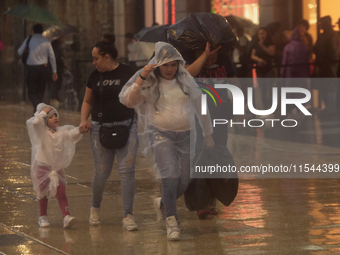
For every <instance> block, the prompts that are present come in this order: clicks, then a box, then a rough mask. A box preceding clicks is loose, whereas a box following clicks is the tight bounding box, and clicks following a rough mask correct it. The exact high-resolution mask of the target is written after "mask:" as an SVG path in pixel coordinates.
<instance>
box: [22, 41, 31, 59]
mask: <svg viewBox="0 0 340 255" xmlns="http://www.w3.org/2000/svg"><path fill="white" fill-rule="evenodd" d="M31 38H32V36H30V37H28V39H27V41H26V47H25V49H24V53H22V56H21V61H22V63H23V64H24V65H27V59H28V54H29V53H30V51H29V47H28V45H29V44H30V41H31Z"/></svg>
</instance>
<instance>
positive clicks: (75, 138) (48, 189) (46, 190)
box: [26, 103, 82, 228]
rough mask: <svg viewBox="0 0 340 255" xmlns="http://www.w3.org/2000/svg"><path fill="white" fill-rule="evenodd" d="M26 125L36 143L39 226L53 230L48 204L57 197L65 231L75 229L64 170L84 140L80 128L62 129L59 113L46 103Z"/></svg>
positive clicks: (33, 166)
mask: <svg viewBox="0 0 340 255" xmlns="http://www.w3.org/2000/svg"><path fill="white" fill-rule="evenodd" d="M26 124H27V129H28V133H29V137H30V140H31V143H32V157H31V178H32V182H33V189H34V191H35V192H36V194H37V198H38V199H39V210H40V217H39V221H38V223H39V226H40V227H49V225H50V224H49V222H48V218H47V203H48V199H49V198H51V197H54V196H56V198H57V200H58V202H59V206H60V209H61V212H62V214H63V217H64V220H63V225H64V228H67V227H71V226H73V225H74V224H75V223H76V222H77V221H76V218H75V217H72V216H70V212H69V210H68V202H67V198H66V193H65V186H66V183H67V182H66V179H65V173H64V169H65V168H66V167H68V166H69V165H70V163H71V161H72V158H73V156H74V153H75V144H76V143H77V142H79V141H80V139H81V138H82V135H81V134H80V132H79V128H78V127H74V126H71V125H65V126H61V127H59V114H58V112H57V111H56V109H55V108H53V107H51V106H49V105H46V104H43V103H40V104H39V105H38V106H37V111H36V113H35V114H34V116H33V117H32V118H30V119H29V120H27V122H26Z"/></svg>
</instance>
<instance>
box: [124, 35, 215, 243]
mask: <svg viewBox="0 0 340 255" xmlns="http://www.w3.org/2000/svg"><path fill="white" fill-rule="evenodd" d="M184 64H185V61H184V60H183V58H182V56H181V54H180V53H179V52H178V51H177V50H176V49H175V48H174V47H173V46H172V45H170V44H168V43H164V42H158V43H156V46H155V57H154V58H152V59H151V60H150V62H149V64H148V65H146V66H145V67H144V68H143V69H142V70H139V71H138V72H137V73H136V74H135V75H134V76H133V77H132V78H131V79H130V80H129V81H128V83H127V84H126V85H125V86H124V87H123V89H122V91H121V92H120V95H119V97H120V101H121V103H122V104H125V105H126V106H127V107H131V108H132V107H133V108H135V110H136V111H137V113H138V128H139V138H140V140H139V141H140V144H141V148H142V152H143V153H144V154H145V155H146V154H149V155H150V153H149V152H151V154H152V157H153V160H154V161H155V168H156V169H157V171H158V174H159V176H160V179H161V184H162V198H156V199H155V200H154V206H155V209H156V213H157V221H159V222H160V223H162V225H166V229H167V238H168V240H179V239H180V229H179V226H178V223H177V212H176V199H177V198H179V197H180V196H181V195H182V194H183V193H184V191H185V190H186V189H187V187H188V185H189V182H190V161H191V160H192V155H190V151H192V152H194V147H195V131H194V130H195V114H196V115H197V117H198V119H199V121H200V125H201V126H202V129H203V132H204V136H205V140H204V147H205V148H212V147H213V146H214V141H213V140H212V136H211V135H212V131H213V130H212V125H211V120H210V115H209V113H208V114H207V115H202V114H201V91H200V90H199V89H198V88H197V87H198V86H197V84H196V83H195V80H194V79H193V78H192V76H191V75H190V74H189V73H188V71H186V70H185V68H184ZM191 106H193V107H191ZM162 211H164V213H165V222H164V220H163V215H162V214H163V212H162Z"/></svg>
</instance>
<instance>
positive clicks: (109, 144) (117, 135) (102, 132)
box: [98, 73, 134, 149]
mask: <svg viewBox="0 0 340 255" xmlns="http://www.w3.org/2000/svg"><path fill="white" fill-rule="evenodd" d="M99 94H100V111H101V112H100V113H99V114H98V116H99V124H100V128H99V141H100V143H101V145H102V146H103V147H105V148H107V149H120V148H123V147H124V146H125V145H126V144H127V142H128V140H129V133H130V128H131V126H132V124H133V120H134V116H132V119H131V123H130V125H129V126H124V125H114V126H113V127H105V126H102V116H103V101H104V100H103V74H102V73H100V84H99Z"/></svg>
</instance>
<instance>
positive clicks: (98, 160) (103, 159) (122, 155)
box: [90, 117, 138, 217]
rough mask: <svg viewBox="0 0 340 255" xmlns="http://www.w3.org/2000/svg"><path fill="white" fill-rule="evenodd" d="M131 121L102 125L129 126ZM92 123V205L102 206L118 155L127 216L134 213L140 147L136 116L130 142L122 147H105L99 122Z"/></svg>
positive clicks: (104, 124) (131, 129) (124, 207)
mask: <svg viewBox="0 0 340 255" xmlns="http://www.w3.org/2000/svg"><path fill="white" fill-rule="evenodd" d="M130 122H131V119H128V120H125V121H120V122H113V123H102V125H103V126H107V127H112V126H113V125H126V126H128V125H129V124H130ZM91 125H92V129H91V132H90V138H91V139H90V140H91V141H90V142H91V149H92V154H93V158H94V165H95V169H94V176H93V179H92V206H93V207H96V208H100V205H101V201H102V198H103V192H104V188H105V184H106V181H107V179H108V178H109V177H110V174H111V171H112V166H113V162H114V159H115V156H116V155H117V161H118V172H119V175H120V178H121V192H122V198H123V209H124V217H125V216H126V215H127V214H132V210H133V200H134V196H135V190H136V180H135V161H136V156H137V149H138V137H137V132H138V130H137V121H136V117H135V118H134V123H133V125H132V126H131V128H130V135H129V139H128V142H127V144H126V145H125V146H124V147H123V148H121V149H107V148H104V147H103V146H102V145H101V144H100V142H99V128H100V125H99V122H96V121H91Z"/></svg>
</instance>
